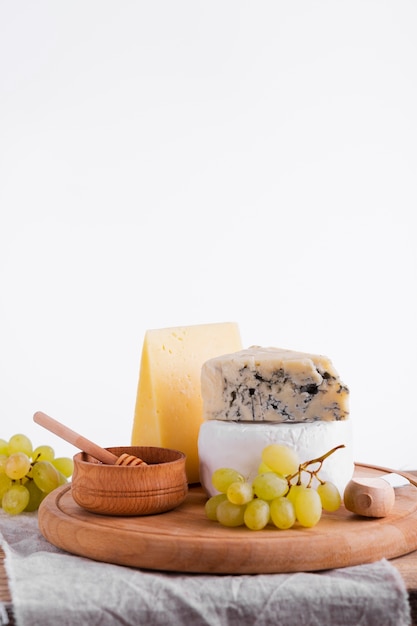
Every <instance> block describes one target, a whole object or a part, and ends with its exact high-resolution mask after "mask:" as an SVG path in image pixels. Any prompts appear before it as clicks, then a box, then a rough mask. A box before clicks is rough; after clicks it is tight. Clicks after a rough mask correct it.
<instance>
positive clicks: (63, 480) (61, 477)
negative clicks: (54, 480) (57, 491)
mask: <svg viewBox="0 0 417 626" xmlns="http://www.w3.org/2000/svg"><path fill="white" fill-rule="evenodd" d="M55 469H56V468H55ZM57 471H58V470H57ZM58 478H59V486H61V485H66V484H67V482H68V478H67V477H66V476H64V474H63V473H62V472H58Z"/></svg>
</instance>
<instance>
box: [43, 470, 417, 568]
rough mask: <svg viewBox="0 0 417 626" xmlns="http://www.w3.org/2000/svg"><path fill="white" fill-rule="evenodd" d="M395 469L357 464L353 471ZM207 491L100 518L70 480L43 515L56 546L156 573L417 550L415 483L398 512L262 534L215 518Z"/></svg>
mask: <svg viewBox="0 0 417 626" xmlns="http://www.w3.org/2000/svg"><path fill="white" fill-rule="evenodd" d="M389 471H392V470H384V469H382V468H374V467H370V466H365V465H356V469H355V476H381V475H383V474H384V473H387V472H389ZM206 499H207V498H206V495H205V493H204V491H203V489H202V488H201V487H200V486H195V487H194V486H192V487H190V489H189V494H188V496H187V499H186V501H185V502H184V503H183V504H182V505H181V506H179V507H178V508H177V509H174V510H173V511H169V512H167V513H162V514H158V515H150V516H143V517H111V516H103V515H96V514H93V513H89V512H88V511H86V510H84V509H82V508H81V507H79V506H78V505H77V504H76V503H75V502H74V500H73V498H72V496H71V486H70V485H64V486H63V487H60V488H59V489H57V490H55V491H54V492H52V493H51V494H49V495H48V496H47V497H46V498H45V500H44V501H43V502H42V504H41V506H40V509H39V514H38V519H39V528H40V531H41V533H42V534H43V536H44V537H45V538H46V539H47V540H48V541H49V542H50V543H52V544H53V545H55V546H56V547H58V548H61V549H63V550H66V551H67V552H70V553H72V554H75V555H79V556H83V557H87V558H90V559H93V560H96V561H103V562H106V563H113V564H119V565H126V566H130V567H137V568H143V569H150V570H162V571H175V572H184V573H205V574H271V573H283V572H298V571H318V570H324V569H333V568H339V567H347V566H351V565H360V564H364V563H372V562H374V561H376V560H379V559H381V558H387V559H391V558H394V557H398V556H401V555H404V554H407V553H409V552H412V551H414V550H416V549H417V488H416V486H415V484H409V485H406V486H403V487H399V488H396V500H395V505H394V509H393V510H392V512H391V513H390V514H389V516H387V517H384V518H379V519H374V518H362V517H358V516H356V515H354V514H352V513H349V512H348V511H347V510H346V509H345V508H344V507H343V506H342V507H341V508H340V509H339V510H338V511H337V512H336V513H323V517H322V519H321V520H320V522H319V523H318V524H317V526H315V527H314V528H308V529H307V528H302V527H301V526H294V527H293V528H291V529H289V530H278V529H276V528H274V527H272V526H268V527H267V528H265V529H264V530H261V531H252V530H249V529H246V528H244V527H239V528H225V527H222V526H221V525H220V524H218V523H217V522H212V521H209V520H208V519H207V518H206V516H205V512H204V503H205V501H206Z"/></svg>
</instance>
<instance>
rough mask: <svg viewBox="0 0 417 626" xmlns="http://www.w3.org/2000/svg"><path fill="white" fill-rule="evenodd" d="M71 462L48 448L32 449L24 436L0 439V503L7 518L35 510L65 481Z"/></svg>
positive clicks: (68, 476)
mask: <svg viewBox="0 0 417 626" xmlns="http://www.w3.org/2000/svg"><path fill="white" fill-rule="evenodd" d="M73 469H74V465H73V460H72V459H70V458H67V457H55V451H54V449H53V448H51V446H47V445H42V446H38V447H37V448H33V446H32V442H31V440H30V439H29V438H28V437H26V435H22V434H16V435H13V436H12V437H10V439H9V440H8V441H6V440H5V439H0V502H1V506H2V508H3V510H4V511H5V512H6V513H9V514H10V515H18V514H19V513H23V512H31V511H36V510H37V509H38V508H39V505H40V503H41V502H42V500H43V499H44V498H45V496H46V495H48V493H51V491H53V490H54V489H56V488H57V487H59V486H60V485H63V484H65V483H66V482H68V479H69V478H70V477H71V476H72V472H73Z"/></svg>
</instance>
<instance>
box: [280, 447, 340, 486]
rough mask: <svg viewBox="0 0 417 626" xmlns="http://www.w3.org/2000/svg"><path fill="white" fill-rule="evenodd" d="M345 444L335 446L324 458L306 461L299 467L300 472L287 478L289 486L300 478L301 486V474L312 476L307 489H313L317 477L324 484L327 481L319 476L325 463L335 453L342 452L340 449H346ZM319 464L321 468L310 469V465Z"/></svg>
mask: <svg viewBox="0 0 417 626" xmlns="http://www.w3.org/2000/svg"><path fill="white" fill-rule="evenodd" d="M345 447H346V446H345V444H341V445H340V446H335V447H334V448H332V449H331V450H329V451H328V452H326V453H325V454H322V456H319V457H317V458H316V459H311V461H305V462H304V463H300V465H299V466H298V470H297V471H296V472H295V473H294V474H292V475H291V476H287V481H288V485H289V486H291V481H292V480H293V479H294V478H295V477H296V476H298V480H297V483H296V484H297V485H301V474H302V472H307V473H308V474H310V480H309V481H308V485H307V487H311V483H312V481H313V478H314V477H315V478H316V479H317V480H318V481H319V482H320V483H321V484H323V483H324V482H325V481H324V480H322V479H321V478H320V477H319V476H318V474H319V472H320V470H321V468H322V466H323V462H324V461H325V460H326V459H327V457H329V456H330V455H331V454H333V453H334V452H336V450H340V448H345ZM317 463H318V464H319V466H318V467H317V468H316V469H315V470H312V469H308V467H309V465H316V464H317Z"/></svg>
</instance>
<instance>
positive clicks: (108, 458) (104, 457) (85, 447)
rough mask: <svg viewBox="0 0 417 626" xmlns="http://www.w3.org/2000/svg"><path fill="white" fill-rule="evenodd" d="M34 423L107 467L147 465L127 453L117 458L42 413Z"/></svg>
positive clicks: (35, 417) (37, 413)
mask: <svg viewBox="0 0 417 626" xmlns="http://www.w3.org/2000/svg"><path fill="white" fill-rule="evenodd" d="M33 421H34V422H36V424H39V425H40V426H43V427H44V428H46V429H47V430H49V431H50V432H51V433H54V434H55V435H58V437H60V438H61V439H64V440H65V441H68V443H71V444H72V445H73V446H75V447H76V448H78V449H79V450H82V451H83V452H87V454H89V455H90V456H93V457H94V458H95V459H97V460H98V461H101V462H102V463H106V464H107V465H130V466H137V465H146V463H145V461H142V459H139V458H138V457H137V456H133V455H132V454H127V453H126V452H125V453H123V454H121V455H120V456H119V457H118V456H116V455H115V454H113V452H110V450H106V449H105V448H101V447H100V446H98V445H97V444H96V443H94V442H93V441H90V440H89V439H86V438H85V437H83V436H82V435H79V434H78V433H76V432H75V431H74V430H71V428H68V427H67V426H64V424H61V422H58V421H57V420H55V419H53V418H52V417H49V415H46V413H42V411H37V412H36V413H35V414H34V416H33Z"/></svg>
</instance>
